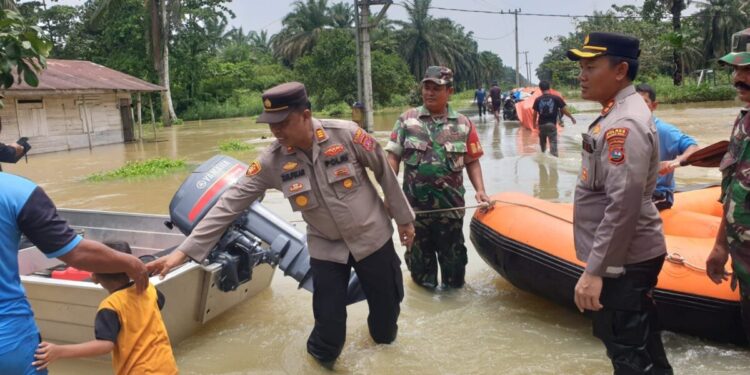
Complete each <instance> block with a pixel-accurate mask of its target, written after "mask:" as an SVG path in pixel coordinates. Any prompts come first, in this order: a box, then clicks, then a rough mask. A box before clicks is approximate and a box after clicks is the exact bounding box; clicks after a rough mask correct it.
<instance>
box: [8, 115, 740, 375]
mask: <svg viewBox="0 0 750 375" xmlns="http://www.w3.org/2000/svg"><path fill="white" fill-rule="evenodd" d="M574 104H576V103H574ZM577 107H578V105H577ZM580 108H585V106H584V105H580ZM466 113H467V114H469V112H466ZM736 113H737V104H736V103H733V102H725V103H706V104H691V105H688V106H669V107H663V108H660V110H659V111H657V115H658V116H660V117H661V118H662V119H664V120H666V121H669V122H672V123H675V124H678V125H679V126H680V127H681V128H682V129H683V130H685V131H686V132H687V133H689V134H691V135H693V136H694V137H695V138H696V139H697V140H698V141H699V142H700V143H701V144H704V145H705V144H709V143H711V142H714V141H717V140H720V139H725V138H727V137H728V135H729V131H730V125H731V122H732V120H733V119H734V116H735V115H736ZM396 116H397V114H396V113H388V114H380V115H378V116H376V122H377V126H376V129H377V131H378V132H377V134H376V135H377V136H378V137H379V138H381V139H382V140H384V139H385V138H386V137H387V134H388V131H389V130H390V128H391V126H392V125H393V122H394V120H395V118H396ZM595 116H596V112H583V113H579V114H577V115H576V117H577V118H578V120H579V122H578V125H576V126H570V124H569V122H568V124H569V126H568V127H566V128H565V129H564V130H563V132H562V133H561V135H560V158H559V159H556V158H552V157H549V156H547V155H540V154H539V153H538V148H539V146H538V145H537V138H536V137H535V135H534V134H532V133H531V132H530V131H527V130H525V129H522V128H519V126H518V124H517V123H514V122H506V123H502V122H501V123H499V124H496V123H494V121H479V120H478V119H476V118H474V117H472V118H473V119H474V120H475V122H476V123H477V125H478V129H479V134H480V138H481V141H482V144H483V145H484V149H485V153H486V154H485V157H484V158H482V167H483V170H484V179H485V184H486V186H487V190H488V192H489V193H498V192H502V191H521V192H525V193H528V194H533V195H534V196H538V197H541V198H543V199H547V200H553V201H561V202H570V201H572V197H573V195H572V194H573V193H572V192H573V187H574V184H575V179H576V176H577V173H578V170H579V168H580V156H579V153H580V133H581V132H582V131H583V130H584V129H585V128H586V126H587V125H588V123H590V122H591V121H592V120H593V119H594V118H595ZM146 133H147V134H151V133H150V132H146ZM269 135H270V133H269V132H268V131H267V129H266V127H264V126H260V125H255V124H253V123H252V122H251V121H249V120H238V119H234V120H219V121H203V122H191V123H187V124H185V125H183V126H177V127H174V128H171V129H162V130H159V133H158V136H157V142H141V143H133V144H127V145H122V144H119V145H112V146H105V147H99V148H96V149H94V150H93V151H89V150H78V151H71V152H60V153H52V154H45V155H32V156H31V157H29V161H28V164H25V163H23V162H21V163H20V164H18V165H4V167H5V168H6V171H8V172H11V173H16V174H20V175H23V176H26V177H29V178H31V179H32V180H34V181H36V182H37V183H39V184H40V185H42V186H43V187H44V188H45V189H46V190H47V191H48V192H49V194H50V195H51V196H52V198H53V199H54V200H55V201H56V203H57V204H58V206H60V207H68V208H88V209H98V210H112V211H130V212H146V213H162V214H164V213H167V206H168V204H169V201H170V199H171V197H172V194H173V193H174V192H175V191H176V189H177V188H178V186H179V185H180V183H181V181H182V180H183V178H184V177H185V176H186V175H187V173H188V171H184V172H180V173H176V174H174V175H170V176H167V177H159V178H152V179H140V180H127V181H114V182H97V183H94V182H87V181H85V176H87V175H88V174H90V173H93V172H97V171H102V170H108V169H112V168H116V167H119V166H121V165H122V164H123V163H124V162H125V161H128V160H138V159H146V158H152V157H156V156H163V157H172V158H184V159H186V160H187V161H188V162H189V163H190V164H191V165H192V166H195V165H198V164H199V163H201V162H202V161H204V160H206V159H208V158H209V157H210V156H212V155H215V154H216V153H218V144H219V143H220V142H221V141H222V140H227V139H247V140H249V142H252V143H254V144H257V145H256V146H257V147H256V150H254V151H250V152H244V153H239V154H232V156H234V157H236V158H238V159H240V160H245V161H250V160H252V158H253V157H254V156H255V154H256V153H257V152H258V151H259V150H260V149H262V147H263V146H264V145H265V144H266V143H267V142H268V140H267V139H265V140H264V139H261V137H263V136H266V137H268V136H269ZM718 178H719V175H718V173H716V172H715V171H711V170H706V169H700V168H693V167H688V168H682V169H680V170H678V172H677V183H678V184H682V185H690V184H705V183H716V182H717V181H718ZM467 190H468V191H467V197H473V195H474V192H473V190H472V189H471V187H470V184H469V183H468V181H467ZM264 202H265V203H266V204H267V205H268V206H269V207H271V208H272V209H274V210H275V211H277V212H278V213H279V214H281V215H282V216H283V217H286V218H288V219H290V220H297V219H299V218H298V217H296V216H294V215H293V214H292V212H291V210H290V209H289V207H288V205H287V204H286V203H284V202H283V201H282V198H281V196H280V194H278V193H275V192H272V193H269V194H268V195H267V197H266V200H265V201H264ZM468 222H469V220H466V225H465V233H466V237H467V239H468ZM467 246H468V247H469V248H470V250H469V265H468V268H467V285H466V287H465V288H463V289H461V290H457V291H440V292H436V293H431V292H427V291H425V290H423V289H421V288H419V287H416V286H415V285H414V284H413V283H412V282H411V281H410V279H409V278H408V276H407V277H406V281H405V286H406V298H405V299H404V303H403V305H402V315H401V318H400V320H399V326H400V330H399V337H398V340H397V341H396V343H395V344H393V345H388V346H377V345H375V344H374V343H373V342H372V341H371V339H370V338H369V334H368V332H367V327H366V316H367V308H366V304H364V303H360V304H357V305H354V306H351V307H350V308H349V320H348V333H347V344H346V347H345V348H344V352H343V354H342V355H341V357H340V359H339V361H338V362H337V364H336V372H339V373H377V374H396V373H399V374H422V373H446V374H454V373H461V374H475V373H488V374H606V373H611V367H610V364H609V361H608V360H607V358H606V356H605V353H604V348H603V346H602V345H601V343H600V342H599V341H597V340H596V339H595V338H593V337H592V336H591V326H590V322H589V321H588V320H587V319H585V318H584V317H583V316H582V315H580V314H578V313H576V312H573V311H570V310H567V309H563V308H561V307H558V306H557V305H554V304H552V303H550V302H548V301H545V300H543V299H541V298H538V297H535V296H533V295H530V294H528V293H525V292H522V291H519V290H517V289H515V288H514V287H513V286H511V285H510V284H509V283H507V282H506V281H505V280H504V279H502V278H501V277H500V276H499V275H498V274H497V273H495V272H494V271H493V270H491V269H490V268H489V267H488V266H487V265H486V264H485V263H484V262H483V261H482V260H481V259H480V258H479V257H478V256H477V254H476V253H475V252H474V251H473V249H471V243H470V242H468V241H467ZM405 276H406V275H405ZM167 303H169V302H168V301H167ZM312 323H313V318H312V311H311V295H310V294H309V293H307V292H305V291H298V290H297V289H296V283H295V282H294V281H293V280H292V279H290V278H285V277H283V276H281V274H280V273H277V274H276V276H275V279H274V281H273V284H272V286H271V288H269V289H267V290H265V291H264V292H262V293H261V294H260V295H258V296H257V297H255V298H253V299H251V300H249V301H247V302H246V303H243V304H241V305H239V306H237V307H235V308H234V309H232V310H230V311H229V312H227V313H225V314H223V315H221V316H220V317H219V318H217V319H215V320H214V321H212V322H210V323H209V324H208V325H206V326H205V327H204V328H203V329H202V330H201V331H200V332H199V333H198V334H197V335H195V336H194V337H192V338H190V339H187V340H185V341H183V342H182V343H180V344H179V345H177V347H176V349H175V355H176V357H177V362H178V365H179V367H180V369H181V372H182V373H184V374H284V373H288V374H301V373H324V372H326V371H324V370H322V369H321V368H320V367H319V366H318V365H317V364H316V363H315V362H314V361H313V360H311V359H310V357H309V356H308V355H307V354H306V352H305V342H306V339H307V335H308V333H309V330H310V328H311V327H312ZM664 339H665V343H666V347H667V351H668V354H669V357H670V359H671V361H672V364H673V366H674V367H675V372H676V373H678V374H716V373H722V374H734V373H746V372H747V370H748V369H750V352H748V351H746V350H744V349H740V348H737V347H733V346H725V345H717V344H714V343H710V342H705V341H702V340H699V339H696V338H692V337H687V336H683V335H678V334H672V333H666V334H665V335H664ZM52 369H53V370H54V372H53V373H57V374H81V373H110V372H111V369H110V365H109V363H108V362H105V361H101V360H68V361H60V362H58V363H56V364H55V365H53V366H52Z"/></svg>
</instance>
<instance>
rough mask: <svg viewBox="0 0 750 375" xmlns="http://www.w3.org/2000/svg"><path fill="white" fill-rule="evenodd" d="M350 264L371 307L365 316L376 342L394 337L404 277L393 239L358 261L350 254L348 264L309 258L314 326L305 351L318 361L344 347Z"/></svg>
mask: <svg viewBox="0 0 750 375" xmlns="http://www.w3.org/2000/svg"><path fill="white" fill-rule="evenodd" d="M352 267H354V271H355V272H357V277H359V281H360V283H361V285H362V290H363V291H364V293H365V296H366V297H367V305H368V306H369V308H370V314H369V316H368V317H367V325H368V327H369V328H370V336H372V339H373V340H375V342H376V343H378V344H389V343H391V342H393V340H395V339H396V333H397V332H398V324H397V321H398V315H399V314H400V313H401V307H400V303H401V300H403V298H404V279H403V275H402V274H401V260H399V259H398V255H397V254H396V250H395V249H394V248H393V240H388V242H387V243H386V244H385V245H383V247H381V248H380V249H378V250H377V251H376V252H374V253H372V254H371V255H370V256H368V257H367V258H365V259H362V260H360V261H359V262H356V261H354V258H353V257H352V256H351V255H350V256H349V262H348V263H347V264H341V263H335V262H328V261H324V260H319V259H314V258H311V259H310V269H311V271H312V275H313V288H314V291H313V315H314V316H315V327H314V328H313V330H312V332H311V333H310V338H309V339H308V340H307V352H308V353H310V355H312V356H313V357H315V358H316V359H318V360H320V361H321V362H330V361H333V360H335V359H336V358H337V357H338V356H339V354H341V349H343V347H344V341H345V339H346V291H347V286H348V284H349V275H350V272H351V268H352Z"/></svg>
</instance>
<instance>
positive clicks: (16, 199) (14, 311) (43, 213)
mask: <svg viewBox="0 0 750 375" xmlns="http://www.w3.org/2000/svg"><path fill="white" fill-rule="evenodd" d="M21 234H24V235H25V236H26V238H28V239H29V240H30V241H31V242H32V243H33V244H34V245H35V246H36V247H37V249H39V250H40V251H41V252H42V253H44V255H46V256H47V258H58V259H60V260H62V261H63V262H65V263H66V264H68V265H69V266H73V267H75V268H78V269H81V270H86V271H92V272H100V273H114V272H124V273H125V274H127V276H128V277H129V278H130V279H131V280H133V281H134V282H135V286H136V290H137V291H138V292H142V291H143V290H145V289H146V287H147V286H148V284H149V283H148V272H147V271H146V267H145V266H144V265H143V263H142V262H141V261H140V260H139V259H138V258H136V257H134V256H132V255H128V254H123V253H120V252H117V251H114V250H112V249H110V248H108V247H107V246H105V245H103V244H101V243H99V242H96V241H91V240H86V239H83V238H82V237H81V236H79V235H77V234H76V232H75V231H74V230H73V228H71V227H70V226H69V225H68V223H67V222H66V221H65V220H64V219H63V218H62V217H60V216H59V215H58V213H57V208H56V207H55V204H54V203H52V200H51V199H50V198H49V197H48V196H47V194H46V193H45V192H44V190H42V188H40V187H38V186H37V185H36V184H34V183H33V182H31V181H29V180H27V179H25V178H22V177H19V176H15V175H12V174H8V173H3V172H0V373H2V374H3V375H28V374H46V373H47V370H39V371H38V370H37V369H36V368H35V367H34V366H33V365H32V362H34V352H35V351H36V349H37V346H38V345H39V342H40V341H41V340H40V336H39V329H38V328H37V326H36V323H35V322H34V313H33V312H32V310H31V305H30V304H29V301H28V300H27V299H26V294H25V292H24V289H23V286H22V285H21V277H20V275H19V269H18V247H19V243H20V239H21Z"/></svg>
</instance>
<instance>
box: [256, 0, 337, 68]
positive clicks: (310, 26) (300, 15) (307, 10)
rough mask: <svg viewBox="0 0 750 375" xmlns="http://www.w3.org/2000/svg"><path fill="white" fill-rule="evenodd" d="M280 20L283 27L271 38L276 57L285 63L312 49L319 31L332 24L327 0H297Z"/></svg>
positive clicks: (289, 62)
mask: <svg viewBox="0 0 750 375" xmlns="http://www.w3.org/2000/svg"><path fill="white" fill-rule="evenodd" d="M293 6H294V10H293V11H292V12H291V13H289V14H287V15H286V17H284V19H283V20H282V21H281V23H282V25H283V26H284V28H283V29H282V30H281V31H280V32H279V33H278V34H276V35H274V36H273V37H272V38H271V45H272V46H273V50H274V53H275V54H276V56H277V57H279V58H281V59H282V60H284V62H286V63H287V64H291V63H292V62H294V61H295V60H297V58H299V57H300V56H302V55H304V54H305V53H308V52H310V51H311V50H312V48H313V46H315V43H316V42H317V40H318V38H319V37H320V33H321V32H322V31H323V30H324V29H326V28H330V27H331V26H332V25H333V22H332V20H331V16H330V12H329V8H328V0H307V1H306V2H303V1H302V0H297V1H295V2H294V4H293Z"/></svg>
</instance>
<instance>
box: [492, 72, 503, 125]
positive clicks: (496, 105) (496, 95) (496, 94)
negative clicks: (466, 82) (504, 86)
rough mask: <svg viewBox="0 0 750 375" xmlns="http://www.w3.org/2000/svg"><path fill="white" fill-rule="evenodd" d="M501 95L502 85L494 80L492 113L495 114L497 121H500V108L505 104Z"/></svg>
mask: <svg viewBox="0 0 750 375" xmlns="http://www.w3.org/2000/svg"><path fill="white" fill-rule="evenodd" d="M501 96H502V91H500V86H498V85H497V81H493V82H492V87H490V99H492V114H493V115H495V121H500V108H501V107H502V105H503V100H502V99H501Z"/></svg>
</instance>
